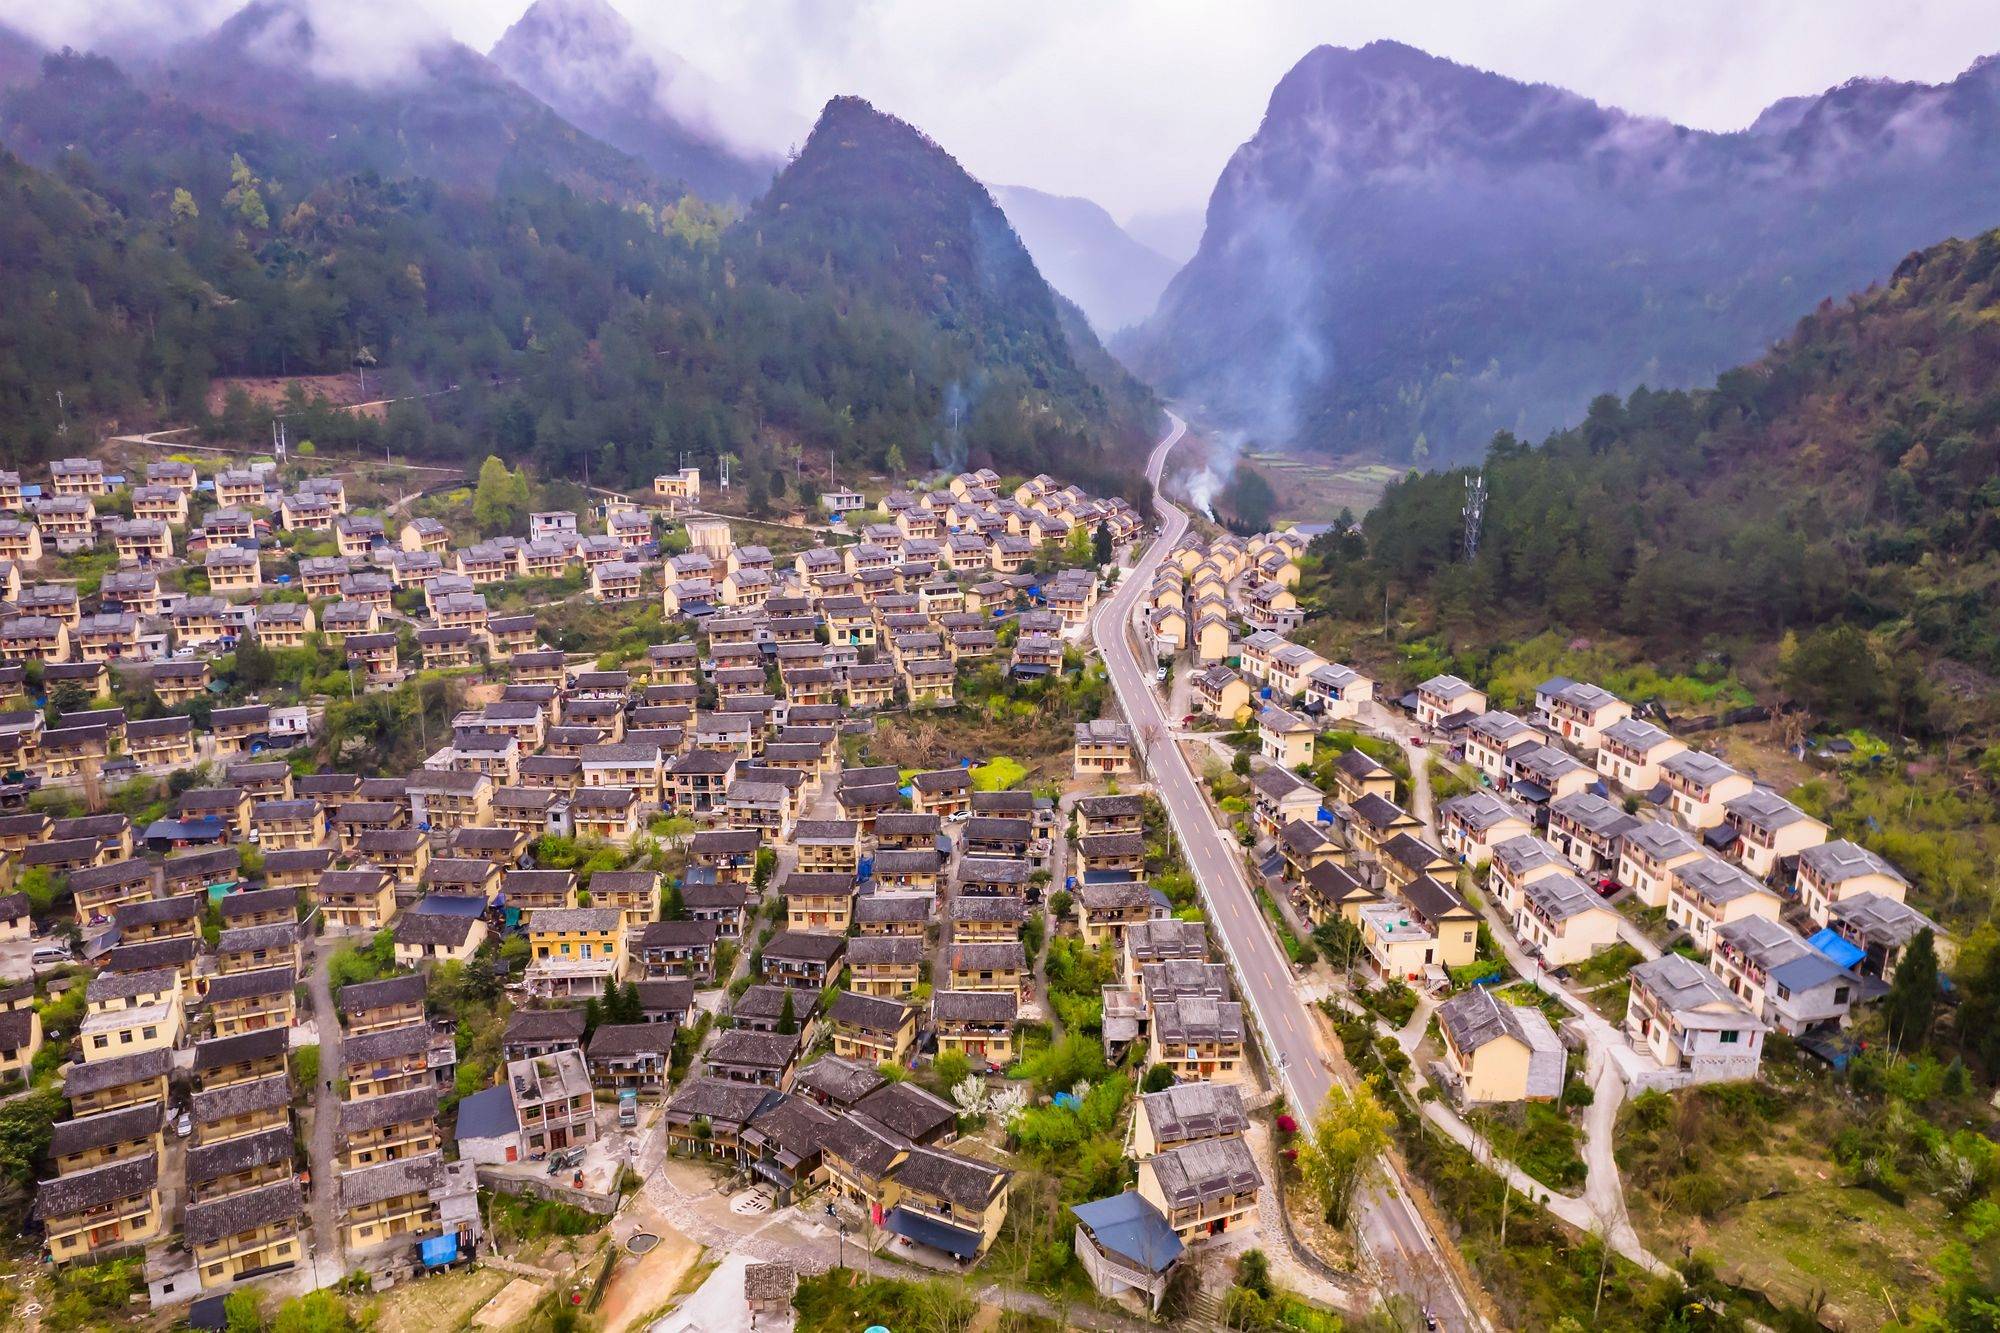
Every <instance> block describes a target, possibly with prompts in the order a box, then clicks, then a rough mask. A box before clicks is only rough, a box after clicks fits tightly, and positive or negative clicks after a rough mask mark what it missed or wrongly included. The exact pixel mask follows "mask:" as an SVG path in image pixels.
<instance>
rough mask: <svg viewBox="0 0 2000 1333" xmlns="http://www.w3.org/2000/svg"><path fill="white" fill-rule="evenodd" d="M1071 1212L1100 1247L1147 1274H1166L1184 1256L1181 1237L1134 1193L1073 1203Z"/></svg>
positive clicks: (1156, 1211) (1127, 1192) (1164, 1219)
mask: <svg viewBox="0 0 2000 1333" xmlns="http://www.w3.org/2000/svg"><path fill="white" fill-rule="evenodd" d="M1070 1211H1071V1212H1073V1213H1075V1214H1076V1216H1077V1220H1078V1221H1080V1222H1082V1223H1083V1225H1084V1226H1085V1227H1087V1228H1088V1229H1089V1231H1090V1235H1091V1238H1092V1239H1093V1240H1095V1241H1096V1242H1097V1244H1098V1248H1100V1249H1104V1250H1109V1251H1110V1252H1111V1253H1113V1254H1115V1255H1117V1256H1118V1257H1119V1258H1121V1259H1123V1260H1125V1261H1126V1262H1128V1263H1130V1264H1131V1265H1133V1266H1134V1267H1135V1268H1139V1269H1141V1270H1143V1271H1145V1272H1148V1273H1164V1272H1166V1271H1167V1270H1168V1269H1169V1268H1172V1267H1173V1266H1174V1262H1175V1261H1176V1260H1178V1259H1179V1258H1180V1257H1181V1254H1182V1251H1183V1249H1184V1247H1183V1246H1182V1244H1181V1238H1180V1237H1179V1236H1176V1235H1175V1234H1174V1229H1173V1228H1172V1227H1170V1226H1168V1225H1167V1219H1166V1218H1164V1217H1162V1216H1160V1210H1159V1209H1157V1208H1155V1207H1153V1205H1152V1204H1150V1203H1147V1202H1146V1201H1145V1200H1144V1199H1143V1198H1141V1197H1139V1194H1138V1192H1137V1191H1135V1190H1126V1191H1125V1192H1124V1193H1123V1194H1115V1195H1113V1196H1112V1197H1111V1198H1108V1199H1093V1200H1091V1201H1090V1202H1089V1203H1078V1204H1071V1205H1070Z"/></svg>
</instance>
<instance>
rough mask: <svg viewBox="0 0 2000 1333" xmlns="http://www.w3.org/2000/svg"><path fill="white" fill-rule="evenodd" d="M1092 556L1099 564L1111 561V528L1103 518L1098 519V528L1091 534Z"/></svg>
mask: <svg viewBox="0 0 2000 1333" xmlns="http://www.w3.org/2000/svg"><path fill="white" fill-rule="evenodd" d="M1090 558H1091V563H1093V564H1097V565H1108V564H1110V563H1111V528H1110V525H1109V524H1107V523H1105V521H1104V520H1103V519H1099V520H1097V529H1096V531H1094V532H1092V533H1091V534H1090Z"/></svg>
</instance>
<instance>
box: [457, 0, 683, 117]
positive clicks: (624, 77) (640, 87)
mask: <svg viewBox="0 0 2000 1333" xmlns="http://www.w3.org/2000/svg"><path fill="white" fill-rule="evenodd" d="M491 55H492V58H493V60H494V62H495V63H497V64H498V65H499V66H500V67H501V68H502V69H506V70H508V71H509V72H510V73H511V72H514V71H515V70H517V69H520V68H525V67H528V66H531V65H532V66H534V67H536V69H537V70H538V72H539V73H540V75H541V77H542V78H544V79H549V80H555V81H559V82H565V83H569V82H575V83H578V84H581V83H583V82H585V81H595V82H602V81H603V80H606V79H610V80H611V81H613V82H616V83H620V84H627V85H630V87H629V89H628V91H630V92H632V93H637V94H640V95H643V96H647V97H651V96H653V95H654V94H655V93H656V92H657V91H658V89H657V85H658V83H659V82H660V80H661V78H662V75H663V74H664V71H663V70H662V69H661V68H660V66H659V64H658V63H657V62H656V61H655V60H654V59H653V58H652V57H651V56H649V55H648V54H647V53H645V52H644V51H641V50H639V49H638V48H637V45H636V38H635V37H634V35H633V32H632V25H631V24H630V23H629V22H627V21H626V19H625V16H624V15H623V14H621V13H619V12H618V11H617V10H616V9H613V8H612V7H611V5H610V4H608V3H607V2H606V0H535V3H534V4H532V5H530V6H529V7H528V10H527V12H526V13H524V14H522V15H521V17H520V18H518V19H516V20H515V21H514V24H513V26H511V27H509V28H508V29H507V31H506V32H504V33H502V34H501V36H500V40H499V41H498V42H496V43H494V45H493V50H492V52H491ZM516 77H517V78H518V77H519V76H518V75H517V76H516ZM522 81H523V82H524V83H525V82H527V81H526V80H522ZM528 86H530V87H533V86H534V85H533V84H532V83H529V84H528Z"/></svg>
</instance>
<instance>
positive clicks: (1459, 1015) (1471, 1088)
mask: <svg viewBox="0 0 2000 1333" xmlns="http://www.w3.org/2000/svg"><path fill="white" fill-rule="evenodd" d="M1437 1022H1438V1035H1439V1037H1440V1038H1441V1042H1440V1044H1441V1045H1442V1046H1443V1048H1444V1058H1443V1059H1442V1060H1441V1061H1440V1062H1439V1063H1440V1064H1441V1065H1442V1067H1443V1069H1444V1072H1445V1076H1446V1079H1447V1081H1448V1082H1449V1083H1450V1085H1451V1087H1452V1090H1453V1091H1454V1092H1455V1093H1456V1094H1457V1097H1458V1101H1459V1103H1460V1104H1461V1105H1482V1104H1487V1103H1494V1102H1523V1101H1538V1102H1545V1101H1554V1100H1555V1099H1556V1098H1558V1097H1560V1096H1561V1095H1562V1090H1563V1080H1564V1076H1565V1069H1566V1064H1567V1056H1566V1054H1565V1053H1564V1051H1563V1045H1562V1041H1561V1039H1559V1038H1558V1037H1557V1036H1556V1034H1555V1029H1553V1028H1552V1027H1550V1026H1549V1020H1548V1016H1547V1015H1546V1014H1544V1013H1542V1011H1541V1010H1539V1009H1537V1008H1535V1007H1534V1006H1532V1005H1516V1004H1507V1003H1505V1002H1503V1001H1500V1000H1497V999H1495V998H1494V997H1493V992H1492V991H1491V989H1489V988H1488V987H1485V986H1470V987H1467V988H1466V989H1465V990H1464V991H1462V992H1460V993H1459V994H1457V995H1454V996H1452V997H1451V998H1450V999H1449V1000H1446V1001H1445V1002H1444V1003H1443V1004H1441V1005H1439V1006H1438V1011H1437Z"/></svg>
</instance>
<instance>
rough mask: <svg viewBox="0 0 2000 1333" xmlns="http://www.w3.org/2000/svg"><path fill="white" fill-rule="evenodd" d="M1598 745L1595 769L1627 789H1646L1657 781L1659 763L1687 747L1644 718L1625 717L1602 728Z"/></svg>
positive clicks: (1636, 791) (1606, 778) (1655, 785)
mask: <svg viewBox="0 0 2000 1333" xmlns="http://www.w3.org/2000/svg"><path fill="white" fill-rule="evenodd" d="M1597 741H1598V745H1597V771H1598V773H1599V775H1601V776H1602V777H1603V778H1604V779H1605V780H1607V781H1609V782H1615V783H1617V784H1618V785H1619V786H1620V787H1622V788H1624V789H1625V790H1626V791H1628V792H1634V793H1645V792H1650V791H1652V790H1653V789H1654V788H1655V787H1657V786H1659V785H1660V765H1661V764H1662V763H1664V762H1665V761H1666V760H1668V759H1671V758H1673V757H1674V756H1675V755H1677V754H1679V753H1681V752H1682V751H1683V750H1685V749H1687V746H1686V744H1684V743H1683V742H1681V741H1679V740H1677V739H1675V738H1674V737H1673V736H1671V735H1669V734H1668V733H1667V732H1665V731H1663V730H1662V729H1660V728H1659V727H1657V726H1655V725H1653V724H1652V723H1651V722H1648V721H1646V720H1645V719H1644V718H1638V717H1627V718H1623V719H1621V720H1619V721H1617V722H1614V723H1612V724H1611V725H1610V726H1608V727H1606V728H1604V730H1603V731H1602V732H1600V733H1599V735H1598V738H1597Z"/></svg>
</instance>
